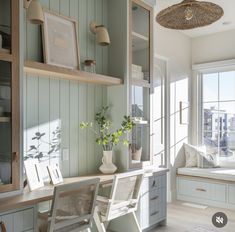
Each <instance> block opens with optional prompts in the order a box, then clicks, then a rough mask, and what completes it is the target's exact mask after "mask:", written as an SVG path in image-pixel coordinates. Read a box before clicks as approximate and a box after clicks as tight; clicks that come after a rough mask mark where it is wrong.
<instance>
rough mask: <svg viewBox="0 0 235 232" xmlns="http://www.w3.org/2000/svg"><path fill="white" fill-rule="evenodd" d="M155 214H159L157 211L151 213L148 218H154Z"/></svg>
mask: <svg viewBox="0 0 235 232" xmlns="http://www.w3.org/2000/svg"><path fill="white" fill-rule="evenodd" d="M157 214H159V211H156V212H154V213H152V214H151V215H150V216H151V217H152V216H155V215H157Z"/></svg>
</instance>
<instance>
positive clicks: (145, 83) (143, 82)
mask: <svg viewBox="0 0 235 232" xmlns="http://www.w3.org/2000/svg"><path fill="white" fill-rule="evenodd" d="M132 85H136V86H140V87H146V88H150V87H151V85H150V83H149V81H147V80H141V79H136V78H132Z"/></svg>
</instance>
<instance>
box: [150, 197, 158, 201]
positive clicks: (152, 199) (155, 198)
mask: <svg viewBox="0 0 235 232" xmlns="http://www.w3.org/2000/svg"><path fill="white" fill-rule="evenodd" d="M157 199H158V196H156V197H153V198H151V199H150V201H154V200H157Z"/></svg>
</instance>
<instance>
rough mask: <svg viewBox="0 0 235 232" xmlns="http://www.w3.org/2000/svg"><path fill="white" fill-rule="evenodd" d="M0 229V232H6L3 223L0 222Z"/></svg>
mask: <svg viewBox="0 0 235 232" xmlns="http://www.w3.org/2000/svg"><path fill="white" fill-rule="evenodd" d="M0 228H1V231H2V232H7V229H6V226H5V224H4V222H0Z"/></svg>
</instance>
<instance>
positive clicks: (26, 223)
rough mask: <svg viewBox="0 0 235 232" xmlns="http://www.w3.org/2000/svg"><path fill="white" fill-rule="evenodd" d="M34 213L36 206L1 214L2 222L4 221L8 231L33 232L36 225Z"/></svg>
mask: <svg viewBox="0 0 235 232" xmlns="http://www.w3.org/2000/svg"><path fill="white" fill-rule="evenodd" d="M34 215H35V213H34V208H33V207H32V208H27V209H24V210H19V211H16V212H9V213H4V214H2V215H0V222H3V223H4V225H5V227H6V231H7V232H31V231H34V227H35V217H34ZM0 232H2V231H1V229H0Z"/></svg>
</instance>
